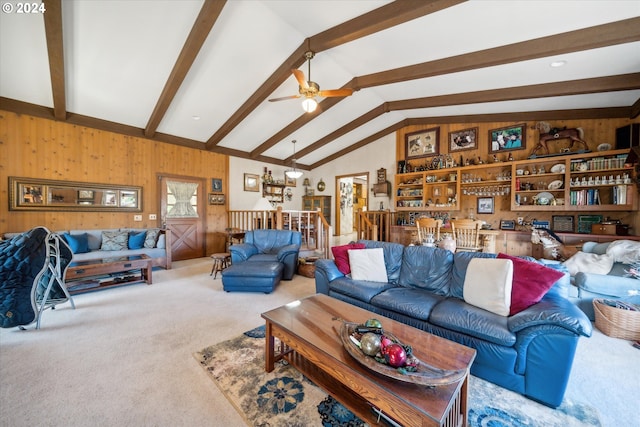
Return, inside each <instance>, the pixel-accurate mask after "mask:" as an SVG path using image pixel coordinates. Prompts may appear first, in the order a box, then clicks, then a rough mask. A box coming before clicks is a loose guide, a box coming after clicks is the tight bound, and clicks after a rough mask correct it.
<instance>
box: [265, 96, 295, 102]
mask: <svg viewBox="0 0 640 427" xmlns="http://www.w3.org/2000/svg"><path fill="white" fill-rule="evenodd" d="M296 98H300V95H291V96H283V97H281V98H271V99H270V100H269V102H276V101H286V100H287V99H296Z"/></svg>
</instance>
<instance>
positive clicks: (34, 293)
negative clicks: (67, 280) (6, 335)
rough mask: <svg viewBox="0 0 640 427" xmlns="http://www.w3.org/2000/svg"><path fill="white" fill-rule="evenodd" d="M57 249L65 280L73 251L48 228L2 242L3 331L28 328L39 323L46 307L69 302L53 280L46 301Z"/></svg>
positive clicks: (0, 317)
mask: <svg viewBox="0 0 640 427" xmlns="http://www.w3.org/2000/svg"><path fill="white" fill-rule="evenodd" d="M56 243H57V245H56ZM52 246H53V247H54V248H52ZM55 247H59V252H60V272H61V277H62V278H63V277H64V273H65V271H66V269H67V266H68V265H69V263H70V262H71V257H72V252H71V249H70V248H69V246H68V245H67V244H66V243H64V241H62V239H57V238H54V237H52V234H51V232H50V231H49V230H48V229H46V228H45V227H36V228H34V229H32V230H29V231H27V232H25V233H22V234H20V235H18V236H16V237H14V238H12V239H10V240H6V241H1V242H0V327H2V328H12V327H15V326H21V325H28V324H30V323H32V322H33V321H35V320H36V318H37V316H38V307H40V306H41V305H42V304H46V303H47V302H49V301H55V303H56V304H59V303H62V302H65V301H67V300H68V297H67V295H66V294H65V292H64V290H63V289H62V287H61V286H60V284H59V283H58V282H57V281H55V280H53V282H52V287H51V290H50V293H49V295H48V296H47V301H43V299H44V297H45V293H46V290H47V287H48V285H49V283H50V281H51V279H52V275H53V270H52V269H51V268H50V265H52V266H53V267H55V263H56V261H57V260H56V254H55Z"/></svg>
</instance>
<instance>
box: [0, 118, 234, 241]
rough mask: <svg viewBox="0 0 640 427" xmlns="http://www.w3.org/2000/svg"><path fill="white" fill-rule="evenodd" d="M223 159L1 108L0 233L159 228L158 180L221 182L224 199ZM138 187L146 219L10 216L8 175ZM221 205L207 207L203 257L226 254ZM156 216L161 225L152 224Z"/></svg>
mask: <svg viewBox="0 0 640 427" xmlns="http://www.w3.org/2000/svg"><path fill="white" fill-rule="evenodd" d="M228 167H229V158H228V156H226V155H222V154H216V153H211V152H208V151H204V150H195V149H190V148H186V147H181V146H178V145H171V144H166V143H160V142H155V141H151V140H148V139H144V138H135V137H130V136H124V135H120V134H116V133H110V132H105V131H100V130H95V129H91V128H86V127H80V126H75V125H70V124H67V123H64V122H57V121H53V120H48V119H41V118H37V117H32V116H26V115H18V114H15V113H11V112H6V111H0V235H1V234H3V233H6V232H17V231H24V230H28V229H30V228H32V227H34V226H38V225H43V226H45V227H47V228H49V229H51V230H67V229H95V228H119V227H135V228H142V227H158V226H160V225H161V220H160V212H159V209H160V203H159V200H158V193H159V191H158V175H161V174H170V175H181V176H185V177H198V178H205V179H206V182H207V188H205V189H204V191H205V192H207V193H208V192H210V191H211V188H210V186H211V178H222V182H223V191H224V193H225V194H227V198H228V191H227V189H228V182H227V181H228V179H227V177H228V176H229V175H228ZM9 176H20V177H30V178H46V179H57V180H67V181H80V182H93V183H108V184H122V185H139V186H141V187H143V212H142V213H141V214H142V217H143V221H142V222H138V221H134V220H133V216H134V214H133V213H119V212H31V211H9V201H8V197H9V189H8V177H9ZM226 208H227V206H226V205H207V206H206V209H207V221H206V222H207V238H206V242H207V243H206V244H207V246H206V247H207V249H206V250H207V253H213V252H223V249H224V247H225V239H226V233H225V228H226V226H227V225H226ZM149 214H156V215H157V218H158V220H157V221H152V220H149Z"/></svg>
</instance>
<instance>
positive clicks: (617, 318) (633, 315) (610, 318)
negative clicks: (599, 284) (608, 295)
mask: <svg viewBox="0 0 640 427" xmlns="http://www.w3.org/2000/svg"><path fill="white" fill-rule="evenodd" d="M593 310H594V311H595V314H596V327H597V328H598V329H600V330H601V331H602V333H603V334H605V335H607V336H610V337H612V338H622V339H625V340H631V341H637V340H640V311H633V310H625V309H622V308H616V307H611V306H610V305H607V304H606V303H605V302H604V300H603V299H600V298H597V299H594V300H593Z"/></svg>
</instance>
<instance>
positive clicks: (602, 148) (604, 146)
mask: <svg viewBox="0 0 640 427" xmlns="http://www.w3.org/2000/svg"><path fill="white" fill-rule="evenodd" d="M596 149H597V150H598V151H609V150H611V144H607V143H604V144H600V145H598V147H597V148H596Z"/></svg>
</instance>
